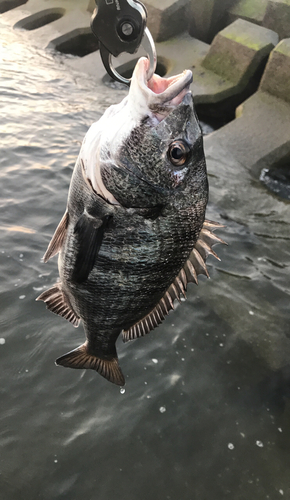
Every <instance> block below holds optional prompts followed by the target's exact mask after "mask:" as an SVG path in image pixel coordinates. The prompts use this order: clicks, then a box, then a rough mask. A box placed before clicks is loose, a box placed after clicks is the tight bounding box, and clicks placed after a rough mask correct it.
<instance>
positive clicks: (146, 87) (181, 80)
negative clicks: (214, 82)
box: [129, 57, 192, 122]
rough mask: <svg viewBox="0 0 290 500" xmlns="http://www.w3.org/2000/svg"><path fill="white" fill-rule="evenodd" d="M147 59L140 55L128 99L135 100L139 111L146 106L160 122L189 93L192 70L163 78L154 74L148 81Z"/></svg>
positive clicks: (144, 109)
mask: <svg viewBox="0 0 290 500" xmlns="http://www.w3.org/2000/svg"><path fill="white" fill-rule="evenodd" d="M148 69H149V60H148V59H147V58H145V57H141V58H140V59H139V61H138V62H137V65H136V67H135V70H134V74H133V78H132V83H131V88H130V94H129V99H130V98H132V101H135V100H136V103H138V104H139V105H140V106H141V109H140V111H141V112H142V110H143V111H144V113H145V111H146V107H147V111H148V108H149V110H150V112H151V113H153V115H154V117H155V118H156V119H157V120H158V122H160V121H161V120H163V119H164V118H165V117H166V116H167V115H168V114H169V113H170V111H171V110H172V109H174V108H176V107H177V106H178V105H179V104H181V103H182V101H183V99H184V97H185V96H186V94H188V93H189V88H190V84H191V83H192V72H191V71H190V70H185V71H183V73H181V74H179V75H176V76H172V77H169V78H163V77H161V76H159V75H157V74H154V75H153V76H152V78H151V79H150V80H149V81H148V79H147V72H148ZM148 114H149V113H148Z"/></svg>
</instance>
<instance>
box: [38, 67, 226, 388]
mask: <svg viewBox="0 0 290 500" xmlns="http://www.w3.org/2000/svg"><path fill="white" fill-rule="evenodd" d="M147 69H148V61H147V59H146V58H141V59H140V60H139V61H138V63H137V65H136V68H135V71H134V75H133V78H132V83H131V87H130V91H129V94H128V96H127V97H126V98H125V99H124V100H123V101H122V102H121V103H120V104H118V105H115V106H111V107H110V108H109V109H107V111H106V112H105V113H104V115H103V116H102V117H101V118H100V120H99V121H98V122H96V123H94V124H93V125H92V126H91V128H90V129H89V131H88V133H87V134H86V136H85V138H84V141H83V144H82V147H81V150H80V154H79V157H78V159H77V162H76V166H75V168H74V172H73V175H72V180H71V184H70V189H69V195H68V203H67V209H66V212H65V214H64V216H63V218H62V220H61V222H60V224H59V226H58V227H57V229H56V232H55V234H54V236H53V238H52V241H51V243H50V244H49V246H48V249H47V251H46V253H45V256H44V261H45V262H46V261H47V260H48V259H49V258H50V257H52V256H54V255H55V254H57V253H58V252H59V275H60V281H59V282H58V283H56V284H55V285H54V286H53V287H52V288H50V289H49V290H47V291H45V292H44V293H42V294H41V295H40V297H38V299H39V300H43V301H44V302H46V305H47V307H48V309H50V310H51V311H52V312H54V313H56V314H59V315H60V316H63V317H64V318H66V319H67V320H69V321H71V323H72V324H73V325H74V326H78V325H79V322H80V320H82V322H83V325H84V330H85V334H86V342H85V343H84V344H83V345H81V346H80V347H78V348H77V349H75V350H73V351H71V352H70V353H68V354H65V355H64V356H62V357H60V358H58V359H57V361H56V363H57V364H58V365H62V366H67V367H71V368H91V369H93V370H96V371H97V372H99V373H100V374H101V375H102V376H103V377H105V378H107V379H108V380H109V381H111V382H113V383H115V384H118V385H124V383H125V380H124V376H123V374H122V372H121V369H120V367H119V364H118V357H117V352H116V346H115V342H116V340H117V338H118V336H119V335H120V333H122V335H123V339H124V341H126V340H132V339H135V338H137V337H141V336H143V335H145V334H147V333H148V332H149V331H150V330H153V328H155V327H156V326H158V325H159V324H160V323H161V322H162V320H163V319H164V318H165V316H166V315H167V314H168V312H169V311H170V309H173V302H174V300H175V299H176V298H177V299H180V296H181V294H183V295H184V296H185V291H186V286H187V283H188V282H196V283H197V275H198V274H200V273H203V274H206V275H207V270H206V266H205V260H206V258H207V256H208V254H209V253H211V254H213V255H215V253H214V252H213V251H212V249H211V247H212V245H213V244H215V243H218V242H221V241H222V240H220V238H218V237H217V236H215V235H214V234H212V230H213V229H215V228H216V227H218V226H219V224H217V223H213V222H210V221H206V220H205V218H204V217H205V209H206V204H207V199H208V183H207V174H206V165H205V158H204V152H203V141H202V134H201V129H200V126H199V123H198V119H197V117H196V114H195V111H194V106H193V99H192V95H191V93H190V91H189V86H190V83H191V81H192V74H191V72H190V71H184V72H183V73H182V74H181V75H178V76H175V77H172V78H168V79H166V78H161V77H159V76H157V75H154V76H153V77H152V79H151V80H150V81H149V82H147V78H146V75H147Z"/></svg>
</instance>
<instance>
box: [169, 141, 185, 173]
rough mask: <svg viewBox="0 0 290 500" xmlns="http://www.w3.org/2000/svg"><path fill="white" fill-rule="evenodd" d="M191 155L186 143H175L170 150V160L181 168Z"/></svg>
mask: <svg viewBox="0 0 290 500" xmlns="http://www.w3.org/2000/svg"><path fill="white" fill-rule="evenodd" d="M189 155H190V147H189V146H188V144H186V142H184V141H173V142H172V143H171V144H170V146H169V149H168V158H169V160H170V162H171V163H172V165H174V166H176V167H181V166H182V165H184V164H185V163H186V162H187V160H188V158H189Z"/></svg>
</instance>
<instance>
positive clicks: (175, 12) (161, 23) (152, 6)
mask: <svg viewBox="0 0 290 500" xmlns="http://www.w3.org/2000/svg"><path fill="white" fill-rule="evenodd" d="M188 1H189V0H158V1H156V0H144V1H143V3H144V5H145V7H146V9H147V13H148V20H147V26H148V28H149V30H150V31H151V34H152V36H153V38H154V40H155V42H162V41H164V40H167V39H169V38H171V37H174V36H176V35H178V34H179V33H182V32H183V31H186V30H187V27H188V21H187V16H186V12H187V5H188Z"/></svg>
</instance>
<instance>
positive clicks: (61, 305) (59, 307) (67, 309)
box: [36, 283, 80, 327]
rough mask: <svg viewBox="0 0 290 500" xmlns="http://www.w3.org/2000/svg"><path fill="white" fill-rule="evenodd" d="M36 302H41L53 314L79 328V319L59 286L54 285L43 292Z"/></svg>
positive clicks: (58, 284)
mask: <svg viewBox="0 0 290 500" xmlns="http://www.w3.org/2000/svg"><path fill="white" fill-rule="evenodd" d="M36 300H43V302H45V303H46V307H47V309H49V310H50V311H51V312H53V313H54V314H58V315H59V316H62V317H63V318H65V319H66V320H67V321H70V322H71V323H72V324H73V325H74V326H75V327H78V326H79V323H80V318H79V316H78V315H77V314H76V313H75V311H74V310H73V308H72V306H71V304H70V302H69V300H68V298H67V297H66V295H65V293H64V292H63V291H62V289H61V284H60V283H56V284H55V285H53V287H52V288H49V289H48V290H45V291H44V292H43V293H42V294H41V295H39V297H37V299H36Z"/></svg>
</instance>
